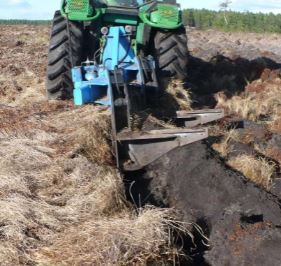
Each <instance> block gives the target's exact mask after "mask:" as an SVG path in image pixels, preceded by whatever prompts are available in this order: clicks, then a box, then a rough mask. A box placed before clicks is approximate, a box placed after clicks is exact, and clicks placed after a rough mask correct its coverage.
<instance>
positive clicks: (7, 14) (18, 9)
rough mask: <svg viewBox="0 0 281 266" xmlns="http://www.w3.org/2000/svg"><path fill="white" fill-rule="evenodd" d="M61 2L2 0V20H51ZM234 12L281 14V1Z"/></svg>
mask: <svg viewBox="0 0 281 266" xmlns="http://www.w3.org/2000/svg"><path fill="white" fill-rule="evenodd" d="M178 2H179V3H181V4H182V6H183V7H184V8H188V7H189V8H207V9H214V10H217V9H218V6H219V3H220V2H221V0H200V1H198V0H193V1H192V0H178ZM59 5H60V0H45V1H41V0H0V19H9V18H18V19H21V18H25V19H50V18H52V16H53V13H54V11H55V10H56V9H58V8H59ZM231 9H232V10H238V11H254V12H266V13H268V12H274V13H281V0H232V4H231Z"/></svg>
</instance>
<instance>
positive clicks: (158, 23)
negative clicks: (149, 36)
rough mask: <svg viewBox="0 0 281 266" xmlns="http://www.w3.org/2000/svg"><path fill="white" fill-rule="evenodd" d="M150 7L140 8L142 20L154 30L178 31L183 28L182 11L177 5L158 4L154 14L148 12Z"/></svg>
mask: <svg viewBox="0 0 281 266" xmlns="http://www.w3.org/2000/svg"><path fill="white" fill-rule="evenodd" d="M149 8H150V5H145V6H143V7H141V8H140V11H139V16H140V18H141V20H142V21H143V22H144V23H145V24H148V25H149V26H151V27H154V28H161V29H177V28H179V27H181V26H182V18H181V11H180V9H179V8H178V7H177V6H176V5H171V4H165V3H158V4H157V6H156V7H155V8H154V9H153V11H152V12H148V9H149Z"/></svg>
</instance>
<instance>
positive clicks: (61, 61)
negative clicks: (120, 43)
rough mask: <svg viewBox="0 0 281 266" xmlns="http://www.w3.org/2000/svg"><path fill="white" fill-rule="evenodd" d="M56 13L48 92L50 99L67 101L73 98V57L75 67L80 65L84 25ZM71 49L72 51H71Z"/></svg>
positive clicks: (51, 38)
mask: <svg viewBox="0 0 281 266" xmlns="http://www.w3.org/2000/svg"><path fill="white" fill-rule="evenodd" d="M68 25H69V32H70V36H71V37H70V38H69V35H68V27H67V21H66V19H65V18H64V17H63V16H62V15H61V13H60V11H56V12H55V15H54V19H53V25H52V30H51V37H50V46H49V54H48V68H47V79H46V91H47V96H48V98H49V99H56V100H66V99H70V98H72V96H73V83H72V79H71V67H72V64H71V55H72V63H73V65H80V63H81V61H82V48H83V40H84V37H83V35H84V34H83V23H81V22H73V21H69V24H68ZM70 49H71V50H70Z"/></svg>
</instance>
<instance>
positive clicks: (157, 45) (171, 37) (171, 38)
mask: <svg viewBox="0 0 281 266" xmlns="http://www.w3.org/2000/svg"><path fill="white" fill-rule="evenodd" d="M154 49H155V58H156V65H157V75H158V79H159V80H160V81H163V80H166V79H167V78H168V79H180V80H185V79H186V78H187V64H188V50H187V35H186V30H185V28H184V27H181V28H179V29H177V30H171V31H164V30H163V31H162V30H159V31H157V32H156V35H155V38H154Z"/></svg>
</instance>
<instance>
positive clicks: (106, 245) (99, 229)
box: [37, 207, 187, 265]
mask: <svg viewBox="0 0 281 266" xmlns="http://www.w3.org/2000/svg"><path fill="white" fill-rule="evenodd" d="M174 217H175V214H174V213H173V211H171V210H169V209H156V208H150V207H147V208H145V209H143V210H141V211H140V212H139V213H138V214H134V215H132V214H128V213H125V214H123V215H122V216H120V217H115V218H110V219H107V218H103V219H99V220H96V219H92V220H90V221H87V222H85V223H83V224H80V225H77V226H72V227H70V228H68V229H67V230H66V231H65V232H62V233H59V234H58V235H57V236H56V239H55V241H54V242H53V245H52V246H50V247H48V248H44V249H43V250H42V251H41V252H40V253H39V254H37V261H38V262H39V265H166V263H167V262H170V263H175V262H176V261H178V259H179V258H180V257H181V256H183V254H182V253H181V252H180V250H178V248H176V247H175V246H174V240H173V232H174V231H178V232H179V231H180V232H185V233H186V232H187V231H186V227H185V226H184V225H183V224H181V223H179V222H176V221H175V219H174ZM62 262H63V263H62Z"/></svg>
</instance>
